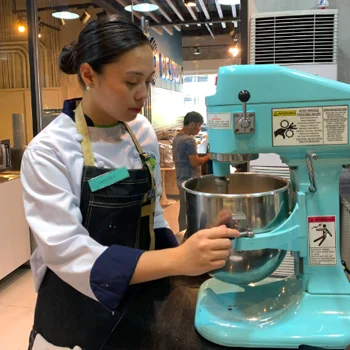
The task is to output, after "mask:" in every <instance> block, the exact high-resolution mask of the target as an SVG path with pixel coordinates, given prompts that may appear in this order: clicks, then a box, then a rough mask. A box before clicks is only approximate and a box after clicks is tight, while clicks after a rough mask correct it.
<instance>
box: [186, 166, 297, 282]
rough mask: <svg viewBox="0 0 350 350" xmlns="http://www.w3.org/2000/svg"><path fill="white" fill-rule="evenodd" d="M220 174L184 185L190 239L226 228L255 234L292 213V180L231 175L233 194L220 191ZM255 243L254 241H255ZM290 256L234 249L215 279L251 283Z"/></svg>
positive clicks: (252, 174)
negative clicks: (206, 229)
mask: <svg viewBox="0 0 350 350" xmlns="http://www.w3.org/2000/svg"><path fill="white" fill-rule="evenodd" d="M215 179H216V178H215V176H213V175H206V176H202V177H198V178H193V179H190V180H187V181H185V182H184V183H183V185H182V187H183V189H184V191H185V196H186V209H187V233H186V235H187V237H189V236H191V235H192V234H194V233H195V232H197V231H199V230H202V229H205V228H209V227H213V226H218V225H220V224H226V225H227V226H229V227H234V226H236V227H238V228H239V229H241V230H244V229H245V228H247V227H248V228H249V229H251V230H253V231H254V233H255V234H261V233H263V232H269V231H272V230H274V229H275V228H277V227H278V226H280V225H281V224H282V223H283V222H284V221H285V220H286V219H287V218H288V215H289V212H290V209H291V208H290V207H289V203H290V201H289V188H290V186H289V182H288V181H287V180H285V179H282V178H279V177H275V176H269V175H261V174H254V173H235V174H231V175H230V177H229V186H228V194H218V193H217V185H216V184H217V183H216V182H215ZM251 239H254V238H251ZM285 255H286V251H283V250H278V249H261V250H255V251H245V252H237V251H235V250H234V248H233V247H232V251H231V255H230V257H229V258H228V259H227V262H226V265H225V266H224V267H223V268H222V269H220V270H217V271H215V272H213V273H212V274H213V276H214V277H215V278H217V279H220V280H222V281H224V282H228V283H233V284H239V285H246V284H249V283H253V282H258V281H260V280H262V279H264V278H266V277H268V276H269V275H270V274H271V273H273V272H274V271H275V270H276V269H277V268H278V266H279V265H280V264H281V262H282V260H283V259H284V257H285Z"/></svg>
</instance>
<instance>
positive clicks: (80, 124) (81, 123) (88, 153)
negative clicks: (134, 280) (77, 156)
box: [75, 102, 156, 250]
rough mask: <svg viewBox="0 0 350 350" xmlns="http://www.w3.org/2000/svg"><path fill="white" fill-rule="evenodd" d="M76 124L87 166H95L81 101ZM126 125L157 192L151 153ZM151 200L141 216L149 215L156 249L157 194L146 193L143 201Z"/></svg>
mask: <svg viewBox="0 0 350 350" xmlns="http://www.w3.org/2000/svg"><path fill="white" fill-rule="evenodd" d="M75 124H76V127H77V131H78V133H79V134H80V135H81V136H82V137H83V141H82V143H81V147H82V151H83V157H84V164H85V166H92V167H94V166H95V160H94V153H93V151H92V145H91V140H90V135H89V129H88V127H87V124H86V120H85V115H84V112H83V104H82V102H80V104H79V105H78V107H77V109H76V110H75ZM123 124H124V125H125V127H126V130H127V131H128V133H129V134H130V137H131V139H132V141H133V143H134V145H135V147H136V149H137V152H138V153H139V155H140V159H141V162H142V165H143V167H145V166H146V168H147V169H148V172H149V175H150V178H151V191H150V192H153V193H155V181H154V175H153V170H152V165H151V163H150V162H149V159H150V157H149V155H148V154H147V153H145V152H144V151H143V150H142V147H141V146H140V144H139V142H138V141H137V138H136V136H135V134H134V133H133V131H132V130H131V128H130V126H129V125H128V124H126V123H123ZM148 201H150V203H149V204H148V205H144V206H143V208H142V214H141V216H143V217H144V216H149V233H150V247H149V250H154V249H155V233H154V211H155V207H156V202H155V196H153V197H152V199H151V200H149V199H148V193H146V194H145V196H144V199H143V203H146V202H148Z"/></svg>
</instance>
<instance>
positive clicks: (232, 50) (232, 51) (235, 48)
mask: <svg viewBox="0 0 350 350" xmlns="http://www.w3.org/2000/svg"><path fill="white" fill-rule="evenodd" d="M228 51H229V52H230V53H231V54H232V56H233V57H237V56H238V52H239V50H238V48H237V47H230V48H229V50H228Z"/></svg>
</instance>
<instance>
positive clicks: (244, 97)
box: [238, 90, 250, 103]
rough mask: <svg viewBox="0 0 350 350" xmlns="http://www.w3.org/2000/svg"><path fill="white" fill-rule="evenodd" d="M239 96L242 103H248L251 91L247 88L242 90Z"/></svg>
mask: <svg viewBox="0 0 350 350" xmlns="http://www.w3.org/2000/svg"><path fill="white" fill-rule="evenodd" d="M238 98H239V100H240V101H241V102H242V103H247V102H248V101H249V99H250V93H249V91H247V90H241V91H240V92H239V94H238Z"/></svg>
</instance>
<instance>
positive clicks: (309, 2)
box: [248, 0, 350, 83]
mask: <svg viewBox="0 0 350 350" xmlns="http://www.w3.org/2000/svg"><path fill="white" fill-rule="evenodd" d="M248 1H249V3H248V8H249V17H250V15H251V14H252V13H255V12H259V13H261V12H275V11H300V10H310V9H315V8H317V3H318V2H317V0H248ZM329 9H338V10H339V33H338V80H339V81H342V82H345V83H350V24H349V23H350V22H349V18H350V1H349V0H329ZM320 11H321V10H320Z"/></svg>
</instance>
